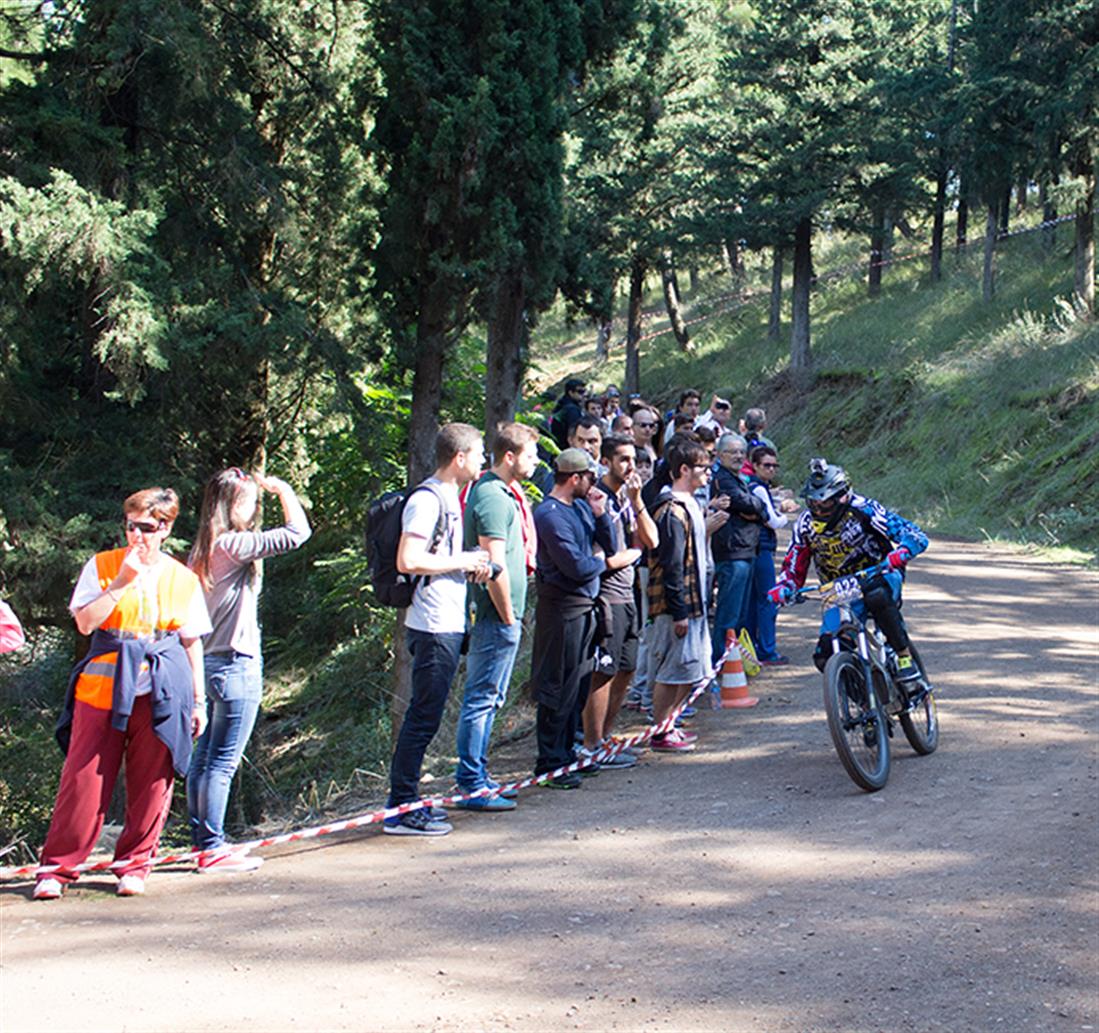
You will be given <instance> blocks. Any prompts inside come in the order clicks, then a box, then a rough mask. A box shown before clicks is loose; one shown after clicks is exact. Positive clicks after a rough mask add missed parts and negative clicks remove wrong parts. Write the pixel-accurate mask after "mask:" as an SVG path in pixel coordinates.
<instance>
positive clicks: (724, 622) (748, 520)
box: [710, 434, 764, 663]
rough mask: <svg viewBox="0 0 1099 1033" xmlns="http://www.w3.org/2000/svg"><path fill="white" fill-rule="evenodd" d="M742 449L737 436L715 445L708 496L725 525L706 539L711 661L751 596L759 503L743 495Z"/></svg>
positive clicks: (740, 623) (748, 494) (721, 650)
mask: <svg viewBox="0 0 1099 1033" xmlns="http://www.w3.org/2000/svg"><path fill="white" fill-rule="evenodd" d="M746 454H747V445H746V442H745V441H744V438H742V437H741V436H740V435H739V434H723V435H722V436H721V437H720V438H719V439H718V442H717V462H716V463H715V464H714V476H713V480H712V481H711V482H710V495H711V498H712V499H713V500H714V501H715V502H716V501H717V500H718V499H727V500H728V501H727V503H726V511H727V512H728V514H729V520H728V522H727V523H726V524H725V525H724V526H723V527H720V528H718V530H717V531H716V532H714V535H713V537H712V538H711V539H710V545H711V548H712V550H713V555H714V581H715V583H716V585H717V600H716V602H715V603H714V634H713V659H714V661H715V663H716V661H717V660H718V658H719V657H720V656H721V655H722V654H723V653H724V652H725V636H726V633H727V632H728V631H735V632H737V634H739V633H740V630H741V628H743V627H744V626H745V623H746V620H747V612H748V609H749V605H750V603H749V600H750V596H751V591H752V570H753V567H754V565H755V562H756V553H757V552H759V526H760V521H761V520H762V518H763V509H764V506H763V503H762V502H760V500H759V499H757V498H755V497H754V496H753V495H752V493H751V492H750V491H749V490H748V485H747V483H746V481H747V479H746V478H745V477H744V475H743V474H742V473H741V472H740V470H741V467H742V466H743V465H744V459H745V456H746Z"/></svg>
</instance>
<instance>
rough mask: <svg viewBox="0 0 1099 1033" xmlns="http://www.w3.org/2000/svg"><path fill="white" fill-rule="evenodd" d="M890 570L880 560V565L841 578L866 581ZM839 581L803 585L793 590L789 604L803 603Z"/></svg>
mask: <svg viewBox="0 0 1099 1033" xmlns="http://www.w3.org/2000/svg"><path fill="white" fill-rule="evenodd" d="M891 569H892V568H891V567H890V566H889V561H888V560H882V561H881V562H880V563H875V564H874V565H873V566H872V567H866V568H865V569H864V570H856V571H854V572H853V573H851V574H844V575H843V577H854V578H858V580H859V581H868V580H869V579H870V578H872V577H874V576H875V575H877V574H884V573H886V572H887V571H889V570H891ZM839 580H840V578H834V579H833V580H831V581H824V582H822V583H821V584H818V585H803V586H802V587H801V588H798V589H796V590H795V592H794V598H793V599H792V600H791V602H792V603H794V604H797V603H803V602H805V600H806V597H807V596H810V595H813V594H814V593H817V592H820V591H821V590H822V589H825V588H828V587H830V586H831V585H834V584H835V583H836V582H837V581H839Z"/></svg>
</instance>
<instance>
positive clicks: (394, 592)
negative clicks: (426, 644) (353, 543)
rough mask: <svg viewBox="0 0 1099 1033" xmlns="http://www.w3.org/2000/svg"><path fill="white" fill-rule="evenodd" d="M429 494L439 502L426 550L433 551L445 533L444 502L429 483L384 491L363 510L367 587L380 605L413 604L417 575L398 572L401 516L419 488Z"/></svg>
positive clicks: (418, 580)
mask: <svg viewBox="0 0 1099 1033" xmlns="http://www.w3.org/2000/svg"><path fill="white" fill-rule="evenodd" d="M421 488H422V489H424V490H425V491H430V492H431V493H432V494H433V495H434V496H435V497H436V498H437V499H438V500H439V519H438V520H437V521H436V523H435V530H434V531H433V532H432V534H431V541H430V542H429V543H428V547H427V551H428V552H434V551H435V550H436V549H437V548H438V547H439V543H440V542H441V541H442V540H443V535H444V534H445V533H446V501H445V499H444V498H443V497H442V495H441V494H439V492H437V491H436V490H435V488H434V487H433V486H432V485H430V484H418V485H416V486H415V487H413V488H402V489H401V490H400V491H387V492H386V493H385V494H384V495H382V496H381V497H380V498H376V499H375V500H374V501H373V502H371V503H370V506H369V507H368V508H367V511H366V556H367V561H368V563H369V568H370V585H371V587H372V588H373V589H374V598H375V599H377V601H378V602H379V603H381V605H382V606H395V607H397V608H398V609H403V608H404V607H406V606H410V605H411V604H412V597H413V595H415V594H416V589H417V588H418V587H419V585H420V582H421V581H424V580H425V579H424V578H422V577H420V576H419V575H414V574H402V573H401V572H400V571H399V570H397V543H398V542H400V540H401V515H402V514H403V513H404V508H405V506H406V505H407V504H408V500H409V499H410V498H411V497H412V493H413V492H416V491H419V490H420V489H421Z"/></svg>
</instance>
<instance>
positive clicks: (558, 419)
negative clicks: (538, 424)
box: [550, 377, 587, 448]
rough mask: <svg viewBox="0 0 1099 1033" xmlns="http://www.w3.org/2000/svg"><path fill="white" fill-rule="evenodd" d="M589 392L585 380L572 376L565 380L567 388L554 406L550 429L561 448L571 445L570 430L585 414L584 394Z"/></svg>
mask: <svg viewBox="0 0 1099 1033" xmlns="http://www.w3.org/2000/svg"><path fill="white" fill-rule="evenodd" d="M585 394H587V385H586V384H585V383H584V381H582V380H580V379H578V378H576V377H570V378H569V379H568V380H566V381H565V390H564V391H563V392H562V394H561V397H560V398H559V399H557V404H556V405H555V406H554V407H553V415H552V417H551V418H550V431H551V432H552V433H553V440H554V441H556V442H557V444H558V445H559V446H560V447H561V448H568V447H569V431H571V430H572V428H573V425H574V424H575V423H576V421H577V420H579V419H580V417H581V416H583V415H584V396H585Z"/></svg>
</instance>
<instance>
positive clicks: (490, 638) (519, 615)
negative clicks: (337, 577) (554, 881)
mask: <svg viewBox="0 0 1099 1033" xmlns="http://www.w3.org/2000/svg"><path fill="white" fill-rule="evenodd" d="M537 442H538V433H537V431H535V430H534V429H533V428H531V427H527V426H526V425H524V424H522V423H505V424H503V425H502V426H501V427H500V428H499V430H498V431H497V432H496V439H495V441H494V442H493V447H492V453H493V466H492V467H491V469H489V470H488V471H487V472H486V473H485V474H483V475H482V476H481V478H480V479H479V480H477V481H475V482H474V483H473V486H472V487H471V488H470V491H469V495H468V497H467V498H466V507H465V516H464V518H463V523H464V528H465V540H466V542H467V543H471V544H470V547H471V548H475V549H476V548H480V549H484V550H485V551H487V552H488V555H489V560H490V562H492V563H493V564H494V565H495V566H494V570H495V569H497V568H498V569H499V574H497V575H496V576H495V577H494V578H493V579H492V580H491V581H489V582H487V583H486V584H484V585H471V586H470V594H471V599H472V602H473V606H474V624H473V631H472V632H471V634H470V640H469V655H468V656H467V657H466V687H465V695H464V697H463V699H462V710H461V714H460V715H459V717H458V767H457V769H456V771H455V775H454V777H455V781H456V782H457V784H458V788H459V789H460V790H461V791H462V792H463V793H472V792H476V791H477V790H478V789H484V788H486V787H487V788H489V789H497V788H499V784H498V783H496V782H494V781H493V780H492V779H491V778H490V777H489V773H488V743H489V739H490V738H491V736H492V723H493V720H494V719H495V717H496V711H497V710H499V709H500V707H501V706H503V704H504V701H505V700H506V699H507V694H508V685H509V684H510V682H511V672H512V669H513V668H514V666H515V657H516V656H517V654H518V652H519V639H520V636H521V634H522V629H523V612H524V610H525V609H526V602H527V564H526V556H527V549H528V546H527V545H525V544H524V540H523V525H524V520H523V510H522V505H523V504H522V502H521V501H520V499H519V496H518V495H517V492H521V491H522V489H521V488H520V487H519V482H520V481H523V480H526V479H528V478H529V477H530V476H531V474H532V473H533V472H534V468H535V466H536V465H537V464H538V451H537ZM527 533H528V534H530V535H533V534H534V524H533V522H529V527H528V531H527ZM533 545H534V543H533V542H531V543H530V552H531V553H533ZM456 806H459V807H464V808H465V809H466V810H476V811H510V810H514V809H515V806H516V805H515V793H514V792H511V793H508V794H506V796H505V795H500V794H493V793H490V794H488V795H486V796H479V797H476V798H474V799H472V800H467V801H466V802H465V803H462V804H457V805H456Z"/></svg>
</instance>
